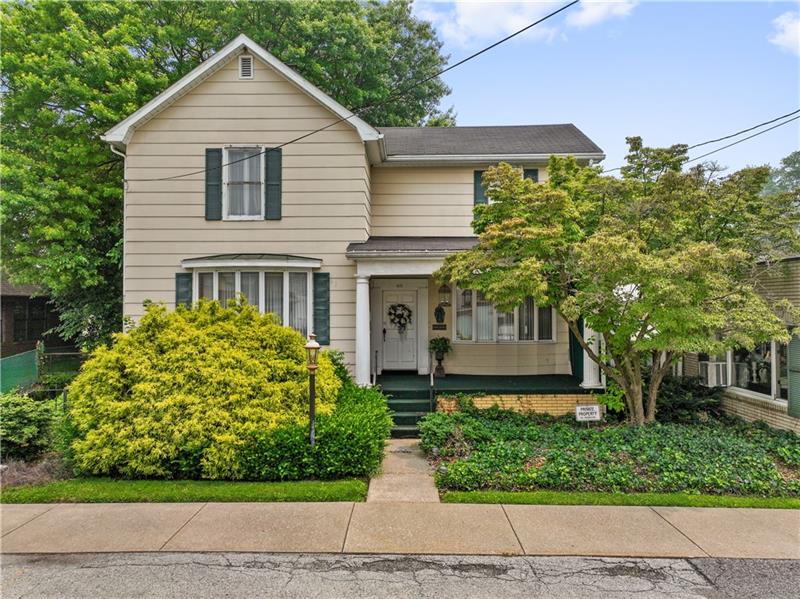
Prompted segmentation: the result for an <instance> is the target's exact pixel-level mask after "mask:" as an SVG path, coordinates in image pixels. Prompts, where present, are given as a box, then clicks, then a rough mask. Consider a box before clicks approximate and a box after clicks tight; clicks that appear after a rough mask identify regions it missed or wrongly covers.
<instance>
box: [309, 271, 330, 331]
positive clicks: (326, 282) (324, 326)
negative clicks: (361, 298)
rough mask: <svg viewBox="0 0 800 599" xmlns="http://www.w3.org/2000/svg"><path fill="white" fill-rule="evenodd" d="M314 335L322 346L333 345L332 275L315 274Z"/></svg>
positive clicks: (325, 273) (324, 273)
mask: <svg viewBox="0 0 800 599" xmlns="http://www.w3.org/2000/svg"><path fill="white" fill-rule="evenodd" d="M313 332H314V334H315V335H316V336H317V342H318V343H319V344H320V345H330V344H331V275H330V274H329V273H327V272H315V273H314V331H313Z"/></svg>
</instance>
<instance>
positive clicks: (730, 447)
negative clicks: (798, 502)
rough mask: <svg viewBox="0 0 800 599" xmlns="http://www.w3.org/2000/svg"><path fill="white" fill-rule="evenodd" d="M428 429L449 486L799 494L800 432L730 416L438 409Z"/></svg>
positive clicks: (425, 437) (441, 480) (427, 441)
mask: <svg viewBox="0 0 800 599" xmlns="http://www.w3.org/2000/svg"><path fill="white" fill-rule="evenodd" d="M420 432H421V435H422V447H423V449H424V450H425V451H426V452H427V454H428V455H429V457H431V459H432V460H433V461H434V462H435V463H436V465H437V466H438V468H437V475H436V481H437V485H438V486H439V488H440V489H442V490H448V491H449V490H453V491H478V490H486V491H540V490H553V491H572V492H611V493H648V492H649V493H683V494H692V495H696V494H709V495H735V496H760V497H800V437H798V436H797V435H795V434H793V433H790V432H786V431H775V430H771V429H768V428H767V427H765V426H758V425H753V424H747V423H744V422H741V421H735V420H732V419H716V418H711V419H709V420H708V422H705V423H698V424H676V423H654V424H651V425H647V426H643V427H626V426H621V425H617V424H601V425H598V426H595V427H593V428H586V426H585V425H583V424H578V423H575V422H574V421H573V419H572V418H571V417H562V418H553V417H550V416H545V415H534V414H528V415H524V414H519V413H516V412H512V411H508V410H501V409H498V408H490V409H487V410H475V409H467V410H465V411H460V412H455V413H453V414H444V413H435V414H431V415H429V416H427V417H426V418H425V419H424V420H423V421H422V422H421V423H420Z"/></svg>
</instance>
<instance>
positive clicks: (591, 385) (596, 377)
mask: <svg viewBox="0 0 800 599" xmlns="http://www.w3.org/2000/svg"><path fill="white" fill-rule="evenodd" d="M583 338H584V339H586V343H588V344H589V346H590V347H591V348H592V351H594V352H595V353H597V352H599V351H600V335H598V334H597V333H595V332H594V331H593V330H592V329H590V328H589V327H587V326H585V325H584V329H583ZM581 387H583V388H584V389H602V388H603V382H602V380H600V366H599V365H598V364H597V362H595V361H594V360H592V359H591V358H590V357H589V353H588V352H587V351H586V350H584V351H583V382H582V383H581Z"/></svg>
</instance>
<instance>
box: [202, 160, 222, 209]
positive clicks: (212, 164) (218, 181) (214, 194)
mask: <svg viewBox="0 0 800 599" xmlns="http://www.w3.org/2000/svg"><path fill="white" fill-rule="evenodd" d="M206 220H222V148H206Z"/></svg>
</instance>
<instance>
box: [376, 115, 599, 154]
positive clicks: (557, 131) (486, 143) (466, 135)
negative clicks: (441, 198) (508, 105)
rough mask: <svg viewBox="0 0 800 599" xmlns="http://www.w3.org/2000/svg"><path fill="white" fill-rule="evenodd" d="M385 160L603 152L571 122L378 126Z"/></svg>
mask: <svg viewBox="0 0 800 599" xmlns="http://www.w3.org/2000/svg"><path fill="white" fill-rule="evenodd" d="M380 132H381V133H383V136H384V146H385V152H386V157H387V160H388V161H392V160H403V161H413V160H414V159H415V158H432V157H436V158H440V159H446V158H448V157H449V158H452V159H453V160H454V161H463V160H464V159H470V158H472V159H475V160H480V159H487V160H491V159H492V157H494V158H499V157H511V156H514V157H517V156H518V157H519V158H520V159H545V160H546V159H547V158H548V157H549V156H550V155H551V154H557V155H567V154H569V155H571V156H575V157H576V158H587V159H597V160H601V159H602V158H604V157H605V156H604V154H603V150H601V149H600V148H599V147H598V146H597V144H595V143H594V142H593V141H592V140H591V139H589V138H588V137H587V136H586V135H585V134H584V133H583V132H582V131H581V130H580V129H578V128H577V127H576V126H575V125H573V124H571V123H567V124H561V125H519V126H499V127H381V128H380Z"/></svg>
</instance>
